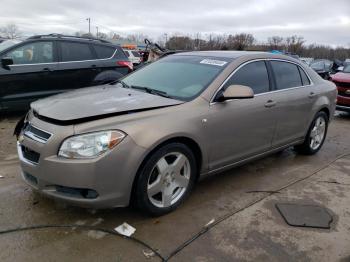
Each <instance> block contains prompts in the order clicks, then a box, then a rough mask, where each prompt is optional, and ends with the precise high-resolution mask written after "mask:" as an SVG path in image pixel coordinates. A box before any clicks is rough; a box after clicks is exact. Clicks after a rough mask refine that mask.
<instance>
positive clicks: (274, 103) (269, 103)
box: [265, 100, 277, 108]
mask: <svg viewBox="0 0 350 262" xmlns="http://www.w3.org/2000/svg"><path fill="white" fill-rule="evenodd" d="M276 104H277V103H276V102H275V101H273V100H268V101H267V102H266V104H265V107H268V108H269V107H273V106H275V105H276Z"/></svg>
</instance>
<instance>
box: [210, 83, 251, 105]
mask: <svg viewBox="0 0 350 262" xmlns="http://www.w3.org/2000/svg"><path fill="white" fill-rule="evenodd" d="M249 98H254V91H253V89H251V88H250V87H249V86H243V85H230V86H229V87H227V88H226V90H225V91H220V92H219V93H218V95H217V96H216V99H215V101H217V102H224V101H226V100H231V99H249Z"/></svg>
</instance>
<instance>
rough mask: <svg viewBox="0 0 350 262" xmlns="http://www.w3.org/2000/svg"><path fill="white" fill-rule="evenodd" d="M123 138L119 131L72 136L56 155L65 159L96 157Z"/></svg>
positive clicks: (123, 135) (65, 141)
mask: <svg viewBox="0 0 350 262" xmlns="http://www.w3.org/2000/svg"><path fill="white" fill-rule="evenodd" d="M125 136H126V135H125V134H124V133H122V132H120V131H101V132H95V133H88V134H84V135H77V136H72V137H70V138H67V139H66V140H64V142H63V144H62V146H61V148H60V151H59V152H58V155H59V156H62V157H66V158H93V157H97V156H99V155H101V154H103V153H105V152H107V151H108V150H110V149H112V148H113V147H115V146H116V145H118V144H119V143H120V142H121V141H122V140H123V139H124V137H125Z"/></svg>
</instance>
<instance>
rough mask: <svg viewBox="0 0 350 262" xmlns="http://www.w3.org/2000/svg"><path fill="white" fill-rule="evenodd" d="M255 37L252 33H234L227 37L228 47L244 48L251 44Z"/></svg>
mask: <svg viewBox="0 0 350 262" xmlns="http://www.w3.org/2000/svg"><path fill="white" fill-rule="evenodd" d="M254 42H255V38H254V36H253V35H252V34H246V33H241V34H236V35H229V36H228V39H227V44H228V48H229V49H235V50H244V49H246V48H247V47H249V46H251V45H253V44H254Z"/></svg>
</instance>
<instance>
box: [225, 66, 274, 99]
mask: <svg viewBox="0 0 350 262" xmlns="http://www.w3.org/2000/svg"><path fill="white" fill-rule="evenodd" d="M230 85H244V86H249V87H251V88H252V89H253V91H254V93H255V94H260V93H265V92H268V91H269V87H270V83H269V77H268V73H267V69H266V65H265V62H264V61H258V62H252V63H249V64H247V65H245V66H243V67H242V68H240V69H239V70H238V71H237V72H236V73H234V74H233V76H232V77H231V78H230V79H229V80H228V81H227V82H226V84H225V87H224V88H226V87H228V86H230Z"/></svg>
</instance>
